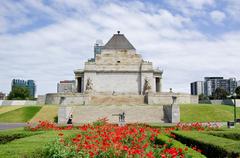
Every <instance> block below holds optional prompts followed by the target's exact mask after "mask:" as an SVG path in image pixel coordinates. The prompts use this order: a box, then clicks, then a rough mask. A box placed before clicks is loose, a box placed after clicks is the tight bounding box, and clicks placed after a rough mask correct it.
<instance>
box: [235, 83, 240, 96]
mask: <svg viewBox="0 0 240 158" xmlns="http://www.w3.org/2000/svg"><path fill="white" fill-rule="evenodd" d="M235 93H236V94H237V98H238V99H239V98H240V86H238V87H237V88H236V89H235Z"/></svg>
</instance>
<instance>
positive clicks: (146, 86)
mask: <svg viewBox="0 0 240 158" xmlns="http://www.w3.org/2000/svg"><path fill="white" fill-rule="evenodd" d="M150 90H151V85H150V83H149V80H148V79H147V78H145V82H144V89H143V93H144V94H147V93H148V92H149V91H150Z"/></svg>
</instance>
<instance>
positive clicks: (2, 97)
mask: <svg viewBox="0 0 240 158" xmlns="http://www.w3.org/2000/svg"><path fill="white" fill-rule="evenodd" d="M4 98H5V94H4V93H3V92H0V100H3V99H4Z"/></svg>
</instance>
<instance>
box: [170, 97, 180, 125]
mask: <svg viewBox="0 0 240 158" xmlns="http://www.w3.org/2000/svg"><path fill="white" fill-rule="evenodd" d="M172 99H173V103H172V105H171V109H172V110H171V112H172V117H171V118H172V119H171V123H179V122H180V107H179V105H178V103H177V97H176V96H172Z"/></svg>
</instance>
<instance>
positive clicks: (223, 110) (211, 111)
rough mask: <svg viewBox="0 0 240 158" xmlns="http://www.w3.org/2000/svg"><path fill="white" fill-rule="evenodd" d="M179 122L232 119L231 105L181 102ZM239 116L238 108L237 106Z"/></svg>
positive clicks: (239, 109)
mask: <svg viewBox="0 0 240 158" xmlns="http://www.w3.org/2000/svg"><path fill="white" fill-rule="evenodd" d="M180 113H181V115H180V116H181V118H180V120H181V122H209V121H217V122H225V121H231V120H233V106H229V105H213V104H195V105H194V104H183V105H181V106H180ZM237 118H240V108H237Z"/></svg>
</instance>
